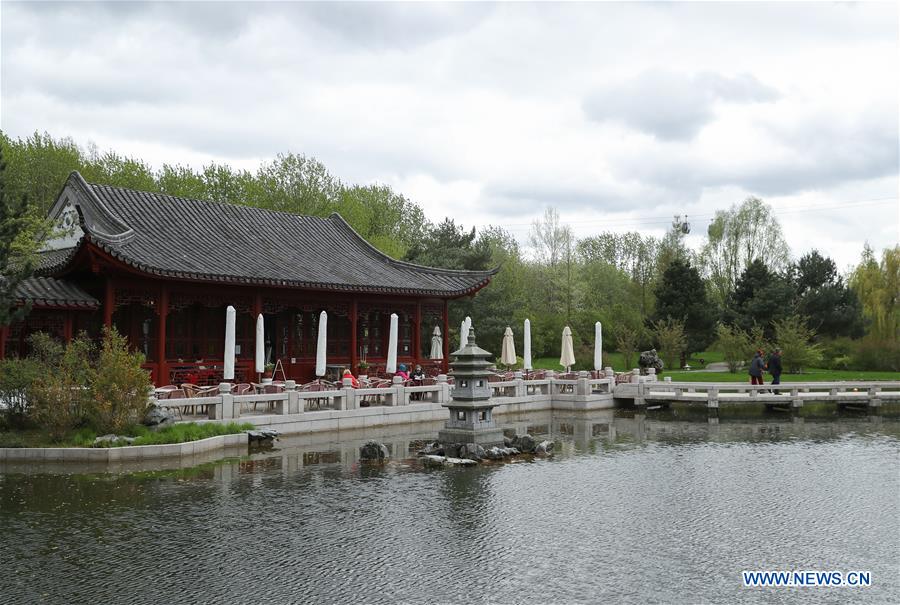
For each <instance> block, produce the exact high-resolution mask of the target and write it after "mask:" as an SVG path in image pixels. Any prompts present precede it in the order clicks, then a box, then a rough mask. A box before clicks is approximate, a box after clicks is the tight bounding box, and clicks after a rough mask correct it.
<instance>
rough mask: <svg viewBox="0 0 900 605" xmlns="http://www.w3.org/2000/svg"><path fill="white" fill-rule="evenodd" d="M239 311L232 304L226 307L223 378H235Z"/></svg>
mask: <svg viewBox="0 0 900 605" xmlns="http://www.w3.org/2000/svg"><path fill="white" fill-rule="evenodd" d="M236 321H237V313H236V312H235V310H234V307H232V306H231V305H229V306H228V308H227V309H225V369H224V371H223V372H222V378H223V379H225V380H234V324H235V322H236Z"/></svg>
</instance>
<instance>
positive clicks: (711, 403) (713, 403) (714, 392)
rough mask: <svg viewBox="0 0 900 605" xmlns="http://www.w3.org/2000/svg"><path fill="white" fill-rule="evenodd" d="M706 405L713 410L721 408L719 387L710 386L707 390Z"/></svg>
mask: <svg viewBox="0 0 900 605" xmlns="http://www.w3.org/2000/svg"><path fill="white" fill-rule="evenodd" d="M706 407H707V408H709V409H713V410H718V409H719V387H710V388H709V389H708V390H707V391H706Z"/></svg>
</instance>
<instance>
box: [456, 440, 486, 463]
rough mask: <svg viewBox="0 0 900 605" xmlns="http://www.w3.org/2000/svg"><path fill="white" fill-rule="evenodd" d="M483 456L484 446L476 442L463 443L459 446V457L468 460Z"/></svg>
mask: <svg viewBox="0 0 900 605" xmlns="http://www.w3.org/2000/svg"><path fill="white" fill-rule="evenodd" d="M484 456H485V451H484V448H483V447H481V446H480V445H478V444H477V443H465V444H463V445H462V446H461V447H460V448H459V457H460V458H468V459H469V460H481V459H482V458H484Z"/></svg>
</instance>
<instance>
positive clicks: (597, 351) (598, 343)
mask: <svg viewBox="0 0 900 605" xmlns="http://www.w3.org/2000/svg"><path fill="white" fill-rule="evenodd" d="M594 369H595V370H597V371H599V370H602V369H603V327H602V326H601V325H600V322H599V321H598V322H597V323H595V324H594Z"/></svg>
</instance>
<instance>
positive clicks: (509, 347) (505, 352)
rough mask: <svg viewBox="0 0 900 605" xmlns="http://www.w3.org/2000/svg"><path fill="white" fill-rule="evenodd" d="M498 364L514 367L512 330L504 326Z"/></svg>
mask: <svg viewBox="0 0 900 605" xmlns="http://www.w3.org/2000/svg"><path fill="white" fill-rule="evenodd" d="M500 363H502V364H503V365H505V366H514V365H516V343H515V342H514V341H513V333H512V328H510V327H509V326H506V331H505V332H504V333H503V345H502V346H501V347H500Z"/></svg>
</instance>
